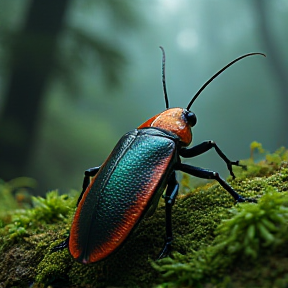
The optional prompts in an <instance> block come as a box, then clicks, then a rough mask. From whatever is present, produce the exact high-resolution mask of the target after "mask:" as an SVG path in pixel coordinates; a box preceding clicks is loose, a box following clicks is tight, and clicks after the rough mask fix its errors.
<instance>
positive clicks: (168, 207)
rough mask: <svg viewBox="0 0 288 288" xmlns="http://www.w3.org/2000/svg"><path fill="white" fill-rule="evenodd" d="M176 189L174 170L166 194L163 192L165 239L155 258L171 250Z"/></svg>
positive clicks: (177, 188)
mask: <svg viewBox="0 0 288 288" xmlns="http://www.w3.org/2000/svg"><path fill="white" fill-rule="evenodd" d="M178 190H179V183H178V182H177V180H176V174H175V172H173V174H172V175H171V177H170V178H169V180H168V185H167V189H166V194H165V212H166V241H165V245H164V247H163V249H162V251H161V253H160V254H159V256H158V258H157V259H162V258H164V257H167V256H169V255H170V252H171V244H172V241H173V235H172V217H171V211H172V206H173V205H174V202H175V198H176V196H177V194H178Z"/></svg>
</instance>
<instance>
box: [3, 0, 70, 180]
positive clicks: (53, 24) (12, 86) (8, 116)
mask: <svg viewBox="0 0 288 288" xmlns="http://www.w3.org/2000/svg"><path fill="white" fill-rule="evenodd" d="M68 3H69V0H57V1H49V0H46V1H38V0H32V1H31V4H30V7H29V8H30V9H29V12H28V15H27V20H26V24H25V25H24V28H23V30H22V31H21V32H20V33H19V35H18V36H17V39H16V40H15V41H14V43H13V47H12V60H13V63H12V69H11V76H10V83H9V85H8V91H7V95H6V99H5V103H4V107H3V111H2V115H1V118H0V163H1V165H0V175H1V178H3V179H5V180H9V179H11V178H13V177H16V176H21V175H23V173H24V171H25V168H26V166H27V163H28V160H29V157H30V154H31V151H32V149H33V143H34V139H35V137H36V131H37V120H38V115H39V110H40V109H41V104H42V100H43V96H44V93H43V92H44V89H45V86H46V84H47V80H48V76H49V73H50V72H51V70H52V67H53V63H54V61H53V60H54V52H55V49H56V45H57V36H58V34H59V32H60V31H61V28H62V26H63V19H64V15H65V11H66V9H67V6H68Z"/></svg>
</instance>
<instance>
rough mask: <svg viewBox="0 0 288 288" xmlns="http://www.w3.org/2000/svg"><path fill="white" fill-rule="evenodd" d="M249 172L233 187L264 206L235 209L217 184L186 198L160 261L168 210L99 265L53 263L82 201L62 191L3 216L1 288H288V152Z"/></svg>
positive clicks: (65, 257)
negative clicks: (167, 252)
mask: <svg viewBox="0 0 288 288" xmlns="http://www.w3.org/2000/svg"><path fill="white" fill-rule="evenodd" d="M243 163H245V161H243ZM245 164H247V166H248V169H247V171H242V170H241V169H236V175H237V176H238V177H237V178H236V179H235V180H231V179H228V181H229V182H230V184H231V185H232V186H233V187H234V188H235V190H236V191H237V192H239V193H240V194H241V195H243V196H244V197H246V198H254V199H257V201H258V202H257V204H255V203H243V204H236V205H235V203H234V201H233V198H232V197H231V196H230V195H229V194H228V193H227V192H226V191H225V190H223V189H222V187H221V186H219V185H218V184H217V183H216V182H210V183H207V184H205V185H202V186H200V187H197V188H195V189H193V190H192V191H189V192H188V193H186V192H185V194H182V195H180V196H179V197H178V199H177V201H176V203H175V205H174V207H173V230H174V238H175V240H174V242H173V251H174V252H173V255H172V257H171V258H166V259H163V260H160V261H155V259H156V258H157V255H158V253H159V252H160V250H161V248H162V246H163V244H164V237H165V209H164V203H162V202H161V203H160V204H159V207H158V208H157V210H156V212H155V213H154V215H153V216H151V217H149V218H145V219H144V220H143V221H142V222H141V224H140V225H139V227H138V228H137V229H136V230H135V231H134V233H133V235H132V236H131V237H130V238H129V239H128V240H127V242H126V243H125V245H124V246H123V247H122V248H121V249H120V250H119V251H117V252H116V253H114V254H112V255H111V256H110V257H109V258H107V259H106V260H104V261H102V262H99V263H96V264H91V265H83V264H79V263H76V262H75V261H74V260H73V259H72V258H71V256H70V255H69V253H68V251H67V249H66V250H63V251H59V252H55V253H51V248H52V247H53V246H55V245H56V244H58V243H60V242H61V241H62V240H63V239H64V238H65V237H66V236H67V235H68V232H69V227H70V223H71V221H72V217H73V213H74V208H73V207H74V206H75V201H76V200H75V199H77V198H75V196H74V197H73V196H59V195H58V193H57V192H55V191H54V192H50V193H49V194H48V195H47V197H46V199H43V198H39V197H38V198H33V203H34V207H33V208H29V209H24V210H16V211H7V212H6V213H5V214H4V213H2V215H1V216H0V219H1V220H0V225H1V226H0V227H1V228H0V236H1V238H0V253H1V254H0V255H1V261H0V287H12V286H14V287H28V286H29V285H33V286H32V287H46V286H48V285H50V287H107V286H108V287H109V286H110V287H153V286H158V287H279V288H280V287H287V283H288V245H287V242H288V193H287V191H288V163H287V151H286V150H284V149H282V150H279V151H277V152H276V153H274V154H270V155H267V156H266V160H265V161H262V162H260V163H258V164H254V163H253V161H252V160H248V161H246V163H245ZM236 168H237V167H236ZM182 182H183V183H182V184H183V185H182V187H183V186H185V190H187V186H189V185H187V183H186V182H187V178H184V180H183V181H182ZM3 185H4V184H3ZM3 187H4V186H3ZM0 190H1V187H0ZM2 190H3V189H2ZM6 190H7V189H6ZM182 192H183V191H182ZM0 194H1V192H0ZM161 201H162V200H161Z"/></svg>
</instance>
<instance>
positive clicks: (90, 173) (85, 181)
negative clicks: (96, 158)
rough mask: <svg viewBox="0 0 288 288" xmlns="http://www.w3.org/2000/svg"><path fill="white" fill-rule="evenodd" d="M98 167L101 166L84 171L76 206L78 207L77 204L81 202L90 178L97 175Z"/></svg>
mask: <svg viewBox="0 0 288 288" xmlns="http://www.w3.org/2000/svg"><path fill="white" fill-rule="evenodd" d="M100 167H101V166H97V167H93V168H89V169H87V170H85V172H84V179H83V184H82V192H81V194H80V196H79V198H78V201H77V206H78V204H79V202H80V201H81V199H82V196H83V194H84V192H85V191H86V189H87V187H88V186H89V184H90V177H93V176H95V175H96V174H97V173H98V171H99V169H100Z"/></svg>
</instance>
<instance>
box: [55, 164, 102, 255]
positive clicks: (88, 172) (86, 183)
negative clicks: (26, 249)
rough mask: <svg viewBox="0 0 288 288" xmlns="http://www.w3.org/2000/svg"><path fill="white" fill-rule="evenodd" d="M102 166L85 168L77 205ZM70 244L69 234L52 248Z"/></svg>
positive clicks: (65, 246)
mask: <svg viewBox="0 0 288 288" xmlns="http://www.w3.org/2000/svg"><path fill="white" fill-rule="evenodd" d="M100 167H101V166H99V167H93V168H89V169H87V170H85V172H84V175H85V176H84V180H83V185H82V192H81V194H80V196H79V198H78V201H77V206H78V204H79V202H80V201H81V199H82V196H83V194H84V192H85V191H86V189H87V187H88V186H89V184H90V177H93V176H95V175H96V174H97V172H98V171H99V169H100ZM68 244H69V236H68V237H67V238H66V239H65V240H64V241H62V242H61V243H60V244H58V245H57V246H55V247H53V248H52V249H51V251H52V252H56V251H59V250H63V249H65V248H67V247H68Z"/></svg>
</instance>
